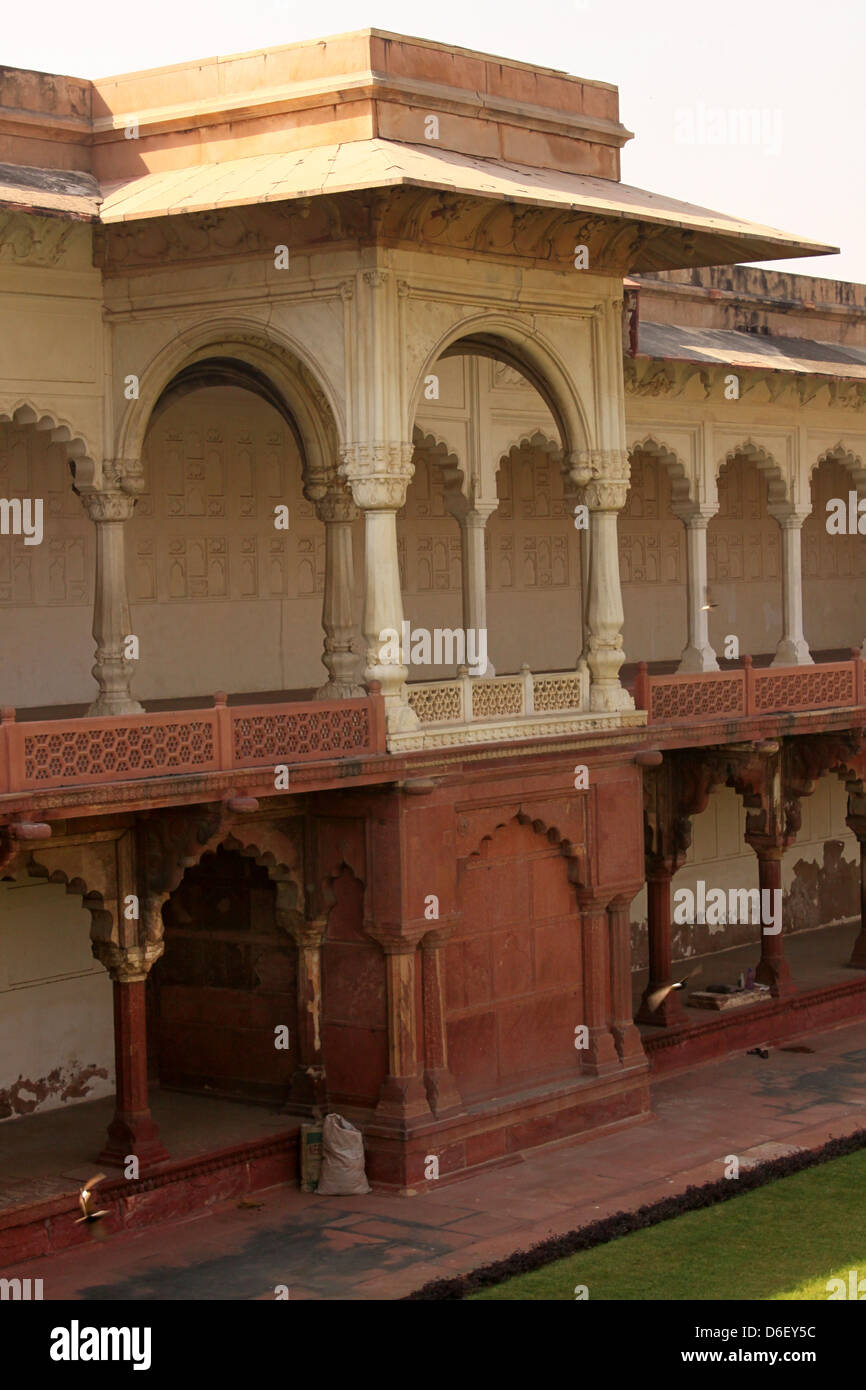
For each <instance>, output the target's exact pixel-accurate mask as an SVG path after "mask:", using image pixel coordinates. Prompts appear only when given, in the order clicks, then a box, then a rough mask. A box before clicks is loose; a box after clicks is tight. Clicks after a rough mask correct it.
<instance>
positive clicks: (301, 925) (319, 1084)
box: [277, 885, 328, 1116]
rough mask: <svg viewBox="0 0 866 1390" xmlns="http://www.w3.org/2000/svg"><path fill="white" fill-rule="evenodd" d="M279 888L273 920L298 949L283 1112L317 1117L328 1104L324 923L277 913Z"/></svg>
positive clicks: (321, 920)
mask: <svg viewBox="0 0 866 1390" xmlns="http://www.w3.org/2000/svg"><path fill="white" fill-rule="evenodd" d="M279 887H280V885H277V903H278V907H277V921H278V922H279V923H280V925H283V926H284V927H285V930H286V931H288V933H289V935H290V936H291V937H292V940H293V941H294V943H295V945H296V946H297V948H298V1065H297V1067H296V1068H295V1073H294V1075H293V1077H292V1089H291V1094H290V1099H289V1104H288V1107H287V1109H289V1110H295V1109H299V1110H301V1111H303V1112H305V1113H310V1114H312V1115H316V1116H321V1115H324V1113H325V1110H326V1109H327V1102H328V1097H327V1081H326V1074H325V1053H324V1046H323V1041H322V1021H323V1020H322V945H323V943H324V940H325V927H326V922H325V921H324V919H319V920H315V921H308V920H305V919H304V918H300V917H298V915H297V913H291V914H288V913H285V914H283V913H281V910H280V906H279Z"/></svg>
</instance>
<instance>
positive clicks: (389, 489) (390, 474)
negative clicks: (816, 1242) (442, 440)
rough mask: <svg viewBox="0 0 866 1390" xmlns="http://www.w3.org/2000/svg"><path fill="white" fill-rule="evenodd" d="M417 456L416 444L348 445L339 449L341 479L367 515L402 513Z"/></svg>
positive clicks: (377, 443) (382, 442) (385, 442)
mask: <svg viewBox="0 0 866 1390" xmlns="http://www.w3.org/2000/svg"><path fill="white" fill-rule="evenodd" d="M414 453H415V446H414V444H407V443H397V442H387V441H383V440H379V441H375V442H373V443H365V444H346V445H344V446H343V447H342V448H341V449H340V467H339V473H340V477H341V478H345V479H346V482H347V483H348V484H349V486H350V488H351V489H352V496H353V497H354V499H355V502H356V503H357V505H358V506H359V507H362V508H363V509H364V510H365V511H399V510H400V508H401V507H403V506H405V503H406V489H407V488H408V486H409V483H410V481H411V479H412V475H413V473H414V471H415V466H414V464H413V462H412V459H413V456H414Z"/></svg>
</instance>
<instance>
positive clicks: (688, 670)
mask: <svg viewBox="0 0 866 1390" xmlns="http://www.w3.org/2000/svg"><path fill="white" fill-rule="evenodd" d="M718 669H719V663H718V661H717V660H716V653H715V652H714V651H713V649H712V647H711V646H709V645H707V646H706V647H684V648H683V654H682V656H681V657H680V664H679V666H678V667H677V675H678V676H679V675H691V674H692V673H693V672H696V671H718Z"/></svg>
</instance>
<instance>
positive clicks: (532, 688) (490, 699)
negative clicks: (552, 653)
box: [406, 666, 589, 726]
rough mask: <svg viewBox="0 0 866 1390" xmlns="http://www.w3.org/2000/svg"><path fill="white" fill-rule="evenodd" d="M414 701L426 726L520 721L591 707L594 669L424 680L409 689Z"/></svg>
mask: <svg viewBox="0 0 866 1390" xmlns="http://www.w3.org/2000/svg"><path fill="white" fill-rule="evenodd" d="M406 692H407V696H408V700H409V704H410V705H411V707H412V709H413V710H414V711H415V713H416V714H417V716H418V718H419V720H420V721H421V723H422V724H423V725H425V726H426V725H433V724H437V725H438V724H469V723H472V722H474V721H478V720H485V721H486V720H490V719H515V718H520V717H521V716H524V715H531V714H548V713H554V712H557V711H561V710H569V711H572V712H575V713H577V712H580V711H583V710H588V709H589V673H588V672H586V671H552V672H546V673H545V674H544V675H539V676H535V675H533V673H532V672H531V671H530V669H529V667H528V666H523V667H521V669H520V672H519V673H518V674H517V675H516V676H494V677H492V678H491V679H487V678H484V677H479V676H469V675H462V676H458V677H457V678H456V679H455V680H443V681H418V682H417V683H413V684H409V685H407V687H406Z"/></svg>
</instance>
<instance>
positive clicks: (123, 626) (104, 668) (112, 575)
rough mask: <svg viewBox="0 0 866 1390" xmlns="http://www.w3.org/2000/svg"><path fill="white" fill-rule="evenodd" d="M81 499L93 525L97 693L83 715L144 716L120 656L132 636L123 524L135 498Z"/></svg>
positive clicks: (129, 666)
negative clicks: (94, 544) (94, 530)
mask: <svg viewBox="0 0 866 1390" xmlns="http://www.w3.org/2000/svg"><path fill="white" fill-rule="evenodd" d="M81 502H82V505H83V507H84V510H85V511H86V513H87V515H88V516H89V517H90V520H91V521H92V522H93V523H94V525H95V527H96V587H95V593H94V603H93V637H94V641H95V642H96V664H95V665H94V666H93V668H92V674H93V676H94V678H95V680H96V683H97V685H98V686H99V695H98V696H97V698H96V699H95V700H94V702H93V704H92V705H91V706H90V708H89V709H88V711H87V713H88V714H89V715H104V714H112V715H113V714H143V713H144V707H143V705H140V704H139V703H138V701H137V700H135V699H133V696H132V692H131V689H130V683H131V680H132V670H133V665H134V663H133V662H132V661H130V660H128V658H127V657H126V656H125V655H124V647H125V641H126V638H127V637H128V636H129V635H130V618H129V602H128V599H127V592H126V558H125V547H124V523H125V522H127V521H128V520H129V518H130V517H131V516H132V512H133V508H134V507H135V497H134V496H130V495H129V494H128V493H126V492H121V491H111V492H85V493H83V494H82V497H81Z"/></svg>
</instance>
